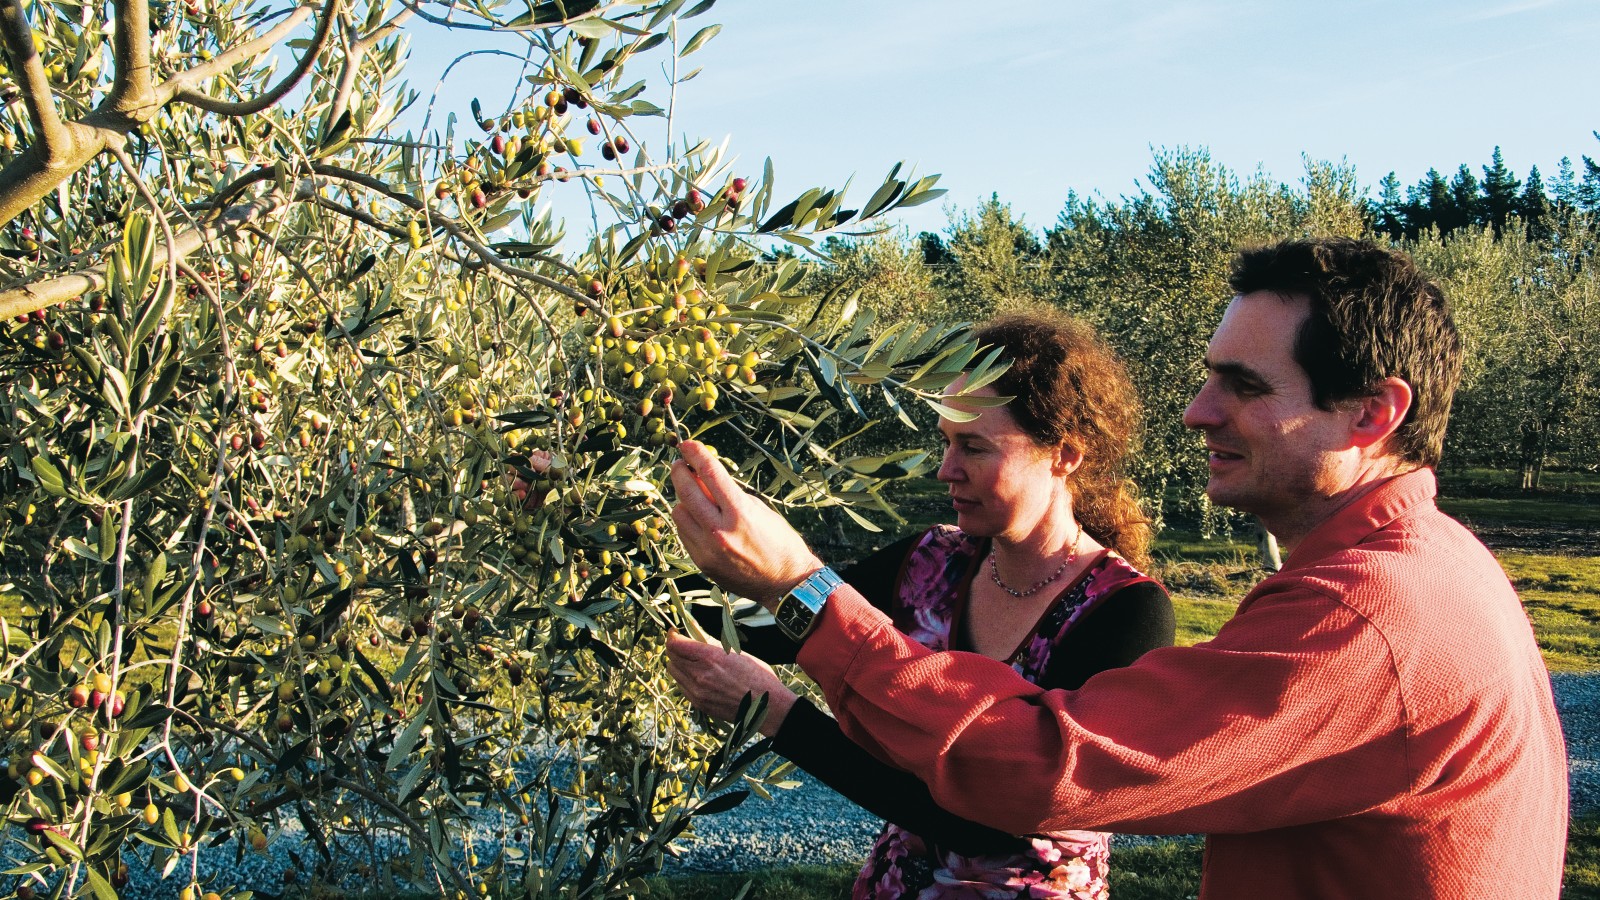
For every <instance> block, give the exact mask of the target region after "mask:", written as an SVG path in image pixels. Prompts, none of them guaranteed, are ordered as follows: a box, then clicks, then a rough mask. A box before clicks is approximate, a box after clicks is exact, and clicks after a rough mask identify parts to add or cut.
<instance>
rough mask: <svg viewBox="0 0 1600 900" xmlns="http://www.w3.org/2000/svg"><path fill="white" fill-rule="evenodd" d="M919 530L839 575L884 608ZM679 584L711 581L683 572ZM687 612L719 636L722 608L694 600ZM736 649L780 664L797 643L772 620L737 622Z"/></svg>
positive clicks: (698, 585)
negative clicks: (754, 624) (694, 602)
mask: <svg viewBox="0 0 1600 900" xmlns="http://www.w3.org/2000/svg"><path fill="white" fill-rule="evenodd" d="M921 537H922V534H921V533H918V534H911V535H907V536H906V537H903V538H901V539H899V540H897V541H895V542H894V543H892V544H890V545H889V546H887V547H884V548H882V549H880V550H877V551H874V552H872V553H869V554H867V556H866V557H864V558H862V559H861V560H859V561H858V562H856V563H853V564H852V565H850V566H848V567H846V568H845V569H844V570H843V571H842V572H840V573H839V577H840V578H841V579H843V580H844V582H845V583H846V584H848V585H850V586H851V587H853V588H855V589H856V590H857V591H858V592H860V594H861V596H862V597H863V598H865V599H866V600H867V602H868V603H871V604H872V605H873V606H874V607H876V608H877V609H882V610H887V609H888V608H889V604H890V603H891V602H892V601H893V599H894V589H895V585H896V583H898V581H899V579H900V566H901V565H902V564H903V562H904V561H905V558H906V554H907V553H910V552H911V548H912V547H913V546H915V545H916V542H917V541H918V540H919V539H921ZM678 584H679V587H680V589H682V588H687V589H696V588H706V587H710V586H711V582H710V581H709V580H708V579H706V578H705V576H703V575H699V574H695V575H686V576H683V577H682V578H680V579H679V582H678ZM689 614H690V615H692V616H694V620H695V622H697V623H698V624H699V625H700V627H701V628H704V629H705V630H706V632H707V633H709V634H711V635H713V636H715V637H719V638H720V637H721V636H722V626H723V621H722V608H721V607H720V606H717V605H713V604H706V603H696V604H693V605H691V606H690V607H689ZM737 628H738V630H739V649H740V650H743V651H744V652H746V653H748V654H750V655H751V656H754V657H756V658H757V659H760V660H763V661H765V662H766V663H768V664H770V665H775V666H776V665H783V664H786V663H792V662H794V661H795V652H796V651H798V650H799V649H800V645H798V644H796V643H795V642H794V641H791V640H789V638H788V636H787V635H785V634H784V633H783V632H782V631H781V630H780V629H779V628H778V626H777V625H776V624H775V623H772V622H770V621H769V622H768V623H767V624H764V625H756V626H752V625H746V624H739V625H738V626H737Z"/></svg>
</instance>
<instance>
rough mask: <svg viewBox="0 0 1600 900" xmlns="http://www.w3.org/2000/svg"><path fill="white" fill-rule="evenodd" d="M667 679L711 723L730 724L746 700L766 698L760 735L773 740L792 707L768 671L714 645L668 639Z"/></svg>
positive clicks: (785, 690)
mask: <svg viewBox="0 0 1600 900" xmlns="http://www.w3.org/2000/svg"><path fill="white" fill-rule="evenodd" d="M667 674H668V675H671V676H672V680H673V681H676V682H677V683H678V688H679V689H680V690H682V691H683V695H684V696H685V697H688V698H689V703H690V704H692V705H693V706H694V708H695V709H698V710H700V711H701V712H703V713H705V714H706V715H708V716H710V717H712V718H713V719H721V720H723V721H725V722H731V721H733V720H734V719H735V718H737V717H738V715H739V703H740V702H741V701H743V700H744V697H745V695H746V694H755V695H756V696H760V695H762V694H766V695H767V717H766V718H765V719H763V720H761V733H762V734H764V735H766V736H767V737H772V736H773V735H775V734H777V733H778V728H779V727H780V726H782V725H783V720H784V718H785V717H786V716H788V715H789V709H790V708H791V707H793V706H794V701H795V694H794V691H791V690H789V688H788V687H787V686H785V685H784V683H783V682H782V681H779V680H778V676H777V674H776V673H775V672H773V671H772V668H771V667H770V666H768V665H767V664H766V663H764V662H762V661H761V660H759V659H756V658H755V657H754V656H750V655H748V654H745V653H729V652H727V651H726V650H723V649H722V648H721V647H720V646H718V645H716V644H704V643H701V642H700V641H695V640H690V639H689V638H686V637H684V636H683V635H681V634H678V633H677V632H672V633H671V634H668V635H667Z"/></svg>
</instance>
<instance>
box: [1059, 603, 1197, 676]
mask: <svg viewBox="0 0 1600 900" xmlns="http://www.w3.org/2000/svg"><path fill="white" fill-rule="evenodd" d="M1176 635H1177V619H1176V617H1175V616H1174V615H1173V612H1172V598H1171V597H1169V596H1167V591H1166V589H1165V588H1163V587H1162V586H1161V585H1159V584H1157V583H1155V582H1153V581H1140V582H1136V583H1134V584H1130V585H1128V586H1127V587H1125V588H1122V589H1121V590H1119V591H1116V592H1114V593H1112V594H1111V595H1110V596H1108V597H1106V598H1105V599H1104V600H1102V601H1101V602H1100V604H1099V605H1098V606H1096V607H1095V608H1094V609H1092V610H1090V611H1089V612H1088V613H1086V614H1085V615H1084V617H1083V620H1082V621H1080V622H1078V623H1077V624H1075V625H1073V626H1072V628H1071V629H1069V630H1068V631H1067V633H1066V636H1065V637H1063V638H1062V639H1061V644H1060V646H1058V647H1056V648H1055V652H1053V653H1052V654H1051V655H1050V665H1049V668H1048V669H1047V670H1046V672H1045V677H1044V678H1043V679H1042V680H1041V681H1040V682H1039V686H1040V687H1043V688H1065V689H1067V690H1071V691H1075V690H1077V689H1078V688H1080V687H1082V686H1083V683H1084V682H1085V681H1088V680H1089V676H1091V675H1094V674H1096V673H1098V672H1104V671H1105V670H1107V669H1120V668H1121V667H1123V666H1126V665H1131V664H1132V663H1133V661H1134V660H1136V659H1138V658H1139V657H1141V656H1143V655H1145V654H1146V653H1148V652H1149V651H1151V650H1154V649H1156V648H1157V647H1170V646H1172V642H1173V639H1174V637H1176Z"/></svg>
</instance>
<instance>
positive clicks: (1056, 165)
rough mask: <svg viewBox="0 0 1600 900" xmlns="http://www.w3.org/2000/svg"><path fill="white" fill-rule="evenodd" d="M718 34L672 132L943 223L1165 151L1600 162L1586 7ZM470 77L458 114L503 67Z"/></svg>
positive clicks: (1546, 168)
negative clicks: (851, 187) (904, 192)
mask: <svg viewBox="0 0 1600 900" xmlns="http://www.w3.org/2000/svg"><path fill="white" fill-rule="evenodd" d="M712 22H717V23H721V24H722V26H723V28H722V32H721V33H720V34H719V35H718V36H717V38H716V39H715V40H713V41H712V42H711V43H710V44H709V45H707V46H706V47H705V48H704V49H702V50H700V51H699V52H698V53H696V54H694V55H693V56H692V57H690V62H691V63H692V64H693V65H698V66H702V67H703V69H704V71H703V72H702V73H701V74H700V75H699V76H698V77H697V78H695V79H694V80H692V81H690V82H688V83H687V84H685V85H683V86H682V88H681V89H680V93H679V96H678V98H677V118H676V120H675V126H676V130H677V131H678V132H679V133H680V134H682V133H687V134H689V135H691V136H694V137H705V138H710V139H713V140H717V141H720V140H721V139H722V138H723V137H725V136H726V137H729V138H730V140H729V148H730V151H731V152H732V153H733V154H735V155H737V156H738V157H739V159H740V160H741V165H740V168H741V169H742V170H745V171H748V172H749V173H751V174H759V172H760V170H761V165H762V161H763V159H765V158H766V157H768V156H771V157H772V159H773V162H774V166H775V168H776V171H777V182H778V194H779V195H780V196H791V195H793V194H797V193H799V192H800V191H802V190H804V189H805V188H808V187H812V186H819V185H826V186H830V187H833V186H838V185H840V184H842V183H843V182H844V181H845V179H847V178H849V177H850V176H851V175H852V174H853V175H855V176H856V180H855V189H856V190H857V191H859V192H860V196H859V197H858V198H857V199H864V197H865V194H866V192H868V191H870V190H871V188H872V187H873V186H875V185H876V184H877V182H878V179H880V178H881V177H882V175H883V174H884V173H885V172H886V171H887V170H888V168H889V167H890V166H891V165H892V164H893V163H894V162H896V161H899V160H906V161H908V162H910V163H913V164H915V166H916V168H917V171H918V172H920V173H923V174H931V173H939V174H940V175H942V178H941V181H940V184H941V186H943V187H945V188H946V189H948V190H949V192H950V193H949V195H948V197H947V203H946V204H945V205H946V206H953V207H955V208H956V209H957V210H958V211H959V210H965V209H970V208H972V207H973V206H974V205H976V204H977V203H978V202H979V201H981V200H982V199H984V198H986V197H988V196H989V194H990V193H991V192H993V193H997V194H998V195H999V197H1000V199H1001V200H1002V201H1005V202H1008V203H1010V204H1011V205H1012V207H1013V209H1014V211H1015V212H1017V213H1018V214H1020V215H1022V216H1023V217H1024V220H1025V221H1026V222H1027V223H1028V224H1029V225H1031V226H1033V227H1035V228H1044V227H1047V226H1048V225H1050V224H1051V223H1053V222H1054V221H1055V218H1056V215H1057V214H1058V213H1059V212H1060V210H1061V206H1062V203H1063V201H1064V199H1065V197H1066V195H1067V191H1068V190H1069V189H1071V190H1076V191H1078V192H1079V193H1080V194H1090V195H1093V194H1100V195H1103V196H1106V197H1110V198H1115V197H1117V196H1120V195H1122V194H1127V193H1132V192H1135V191H1136V190H1137V188H1138V186H1139V184H1140V181H1141V179H1142V178H1143V177H1144V175H1145V174H1146V173H1147V171H1148V170H1149V167H1150V162H1151V158H1152V149H1153V148H1163V147H1165V148H1176V147H1180V146H1187V147H1191V148H1200V147H1204V148H1208V149H1209V150H1210V152H1211V154H1212V157H1213V159H1215V160H1216V161H1217V162H1219V163H1221V164H1223V165H1225V166H1227V167H1228V168H1230V169H1232V170H1234V171H1235V172H1238V173H1240V174H1242V175H1248V174H1250V173H1252V172H1254V171H1255V170H1256V169H1257V168H1258V167H1259V168H1260V169H1262V170H1263V171H1264V172H1266V173H1267V174H1268V175H1270V176H1271V177H1273V178H1275V179H1278V180H1284V181H1297V180H1298V179H1299V177H1300V174H1301V172H1302V170H1303V166H1302V163H1301V157H1302V154H1307V155H1309V156H1310V157H1312V158H1314V159H1319V160H1333V161H1340V160H1345V161H1348V162H1349V163H1350V164H1351V165H1353V166H1354V167H1355V168H1356V172H1357V174H1358V176H1359V178H1360V180H1361V182H1362V183H1363V184H1365V185H1367V186H1370V187H1373V189H1374V192H1375V190H1376V188H1375V186H1376V184H1377V182H1378V180H1379V179H1381V178H1382V177H1383V176H1384V175H1385V174H1386V173H1388V172H1390V171H1394V172H1396V173H1397V175H1398V176H1399V177H1400V179H1401V181H1402V182H1404V183H1407V184H1409V183H1414V182H1415V181H1416V180H1417V179H1418V178H1420V177H1421V176H1422V175H1423V173H1424V172H1426V170H1427V169H1428V168H1429V167H1430V166H1434V167H1438V168H1439V169H1440V170H1441V171H1444V172H1445V173H1446V174H1450V173H1452V172H1453V171H1454V170H1455V168H1456V166H1458V165H1459V164H1461V163H1468V164H1470V165H1471V166H1473V168H1474V170H1475V171H1476V170H1477V169H1478V167H1480V166H1482V165H1483V164H1485V163H1487V162H1488V161H1489V157H1490V154H1491V153H1492V151H1493V149H1494V147H1495V146H1497V145H1498V146H1499V147H1501V149H1502V152H1503V154H1504V156H1505V160H1506V163H1507V165H1509V166H1510V167H1511V168H1512V169H1513V170H1514V171H1516V172H1517V174H1518V175H1519V177H1520V176H1522V175H1524V174H1526V172H1527V169H1528V167H1529V166H1530V165H1537V166H1538V167H1539V168H1540V170H1541V172H1542V173H1544V175H1545V176H1546V179H1547V180H1548V178H1549V177H1550V176H1551V175H1553V174H1554V171H1555V168H1556V163H1557V161H1558V160H1559V159H1560V158H1561V157H1562V156H1571V157H1572V158H1573V159H1575V160H1576V159H1577V158H1578V157H1579V156H1580V155H1582V154H1589V155H1591V156H1596V157H1600V141H1596V140H1595V138H1594V137H1593V135H1592V134H1591V131H1593V130H1594V129H1596V128H1600V77H1597V76H1600V65H1597V62H1596V53H1597V48H1600V3H1595V2H1593V0H1323V2H1319V3H1309V2H1288V0H1186V2H1185V0H1148V2H1137V0H1131V2H1120V3H1112V2H1103V0H1102V2H1088V0H1010V2H1006V0H1002V2H992V3H989V4H973V3H970V2H954V0H850V2H845V0H810V2H803V3H778V2H774V0H721V2H719V3H718V4H717V5H716V6H715V7H713V8H712V10H711V11H710V12H709V13H707V14H705V15H704V16H701V17H699V18H697V19H693V20H690V21H689V22H687V23H685V25H686V26H689V27H699V26H701V25H704V24H709V23H712ZM443 37H445V36H442V35H440V34H439V33H438V32H430V33H428V34H427V35H426V37H425V38H424V37H422V36H419V39H418V43H417V44H414V53H413V56H414V60H413V61H414V65H413V66H412V68H411V70H410V74H411V77H412V83H413V84H414V85H420V86H423V87H425V88H426V87H427V86H431V84H432V83H433V77H436V76H431V75H430V73H436V72H437V71H438V70H439V68H440V67H441V65H442V63H440V62H439V60H440V59H443V58H447V57H445V56H444V54H449V55H454V53H459V52H463V51H464V50H465V49H467V46H470V45H466V44H465V43H463V45H462V46H460V47H459V48H458V47H456V46H455V44H456V42H457V41H461V42H466V41H469V40H471V39H472V37H473V36H472V35H470V34H463V35H457V36H450V37H449V38H448V39H441V38H443ZM688 67H689V66H686V67H685V68H688ZM474 68H475V66H463V67H461V68H460V70H459V77H458V76H452V78H451V81H450V82H448V83H447V84H446V86H445V87H444V89H443V93H442V96H443V97H444V98H445V102H446V104H447V106H454V107H456V108H461V109H464V108H465V106H466V99H465V93H464V92H465V91H466V90H468V89H470V87H471V86H472V85H479V86H481V85H483V84H485V83H486V82H485V80H484V79H485V75H486V73H488V72H490V71H491V69H492V68H493V67H492V65H485V66H480V67H476V68H477V69H478V71H477V73H476V74H474ZM511 74H514V73H506V75H502V76H496V77H494V79H493V80H494V81H498V82H499V83H501V84H505V83H507V82H506V81H505V80H501V79H502V78H505V77H506V76H509V75H511ZM648 74H649V73H646V72H640V73H639V75H640V77H645V76H647V75H648ZM490 83H493V82H490ZM487 98H488V94H486V95H485V99H486V100H487ZM656 99H657V102H662V103H664V98H663V97H662V96H661V95H659V94H658V95H656ZM574 224H575V225H576V224H577V223H574ZM904 224H905V225H906V226H907V227H909V228H911V229H912V230H923V229H929V230H941V229H943V228H944V227H946V224H947V212H946V209H945V208H943V207H942V206H941V204H938V203H934V204H929V205H927V206H925V207H922V208H919V209H916V210H911V211H908V213H907V214H906V215H905V217H904Z"/></svg>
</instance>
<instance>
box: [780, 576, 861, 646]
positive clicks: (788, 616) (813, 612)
mask: <svg viewBox="0 0 1600 900" xmlns="http://www.w3.org/2000/svg"><path fill="white" fill-rule="evenodd" d="M841 584H844V579H842V578H840V577H839V573H837V572H835V571H833V570H832V569H830V568H828V567H827V566H823V567H822V568H820V569H818V570H817V571H815V572H812V573H811V574H810V575H808V576H806V579H805V580H804V581H802V582H800V583H799V584H797V585H795V586H794V587H792V588H790V589H789V593H787V594H784V595H783V599H782V600H780V601H778V608H777V609H776V610H775V611H774V612H773V617H774V618H775V619H776V620H777V622H778V628H779V629H781V630H782V631H783V633H784V635H785V636H787V637H788V638H789V640H791V641H796V642H798V641H803V640H805V637H806V635H808V634H810V633H811V629H812V628H814V627H816V624H817V613H819V612H822V607H823V606H824V605H825V604H826V603H827V602H828V597H829V595H831V594H832V593H833V592H834V589H835V588H837V587H839V585H841Z"/></svg>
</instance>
